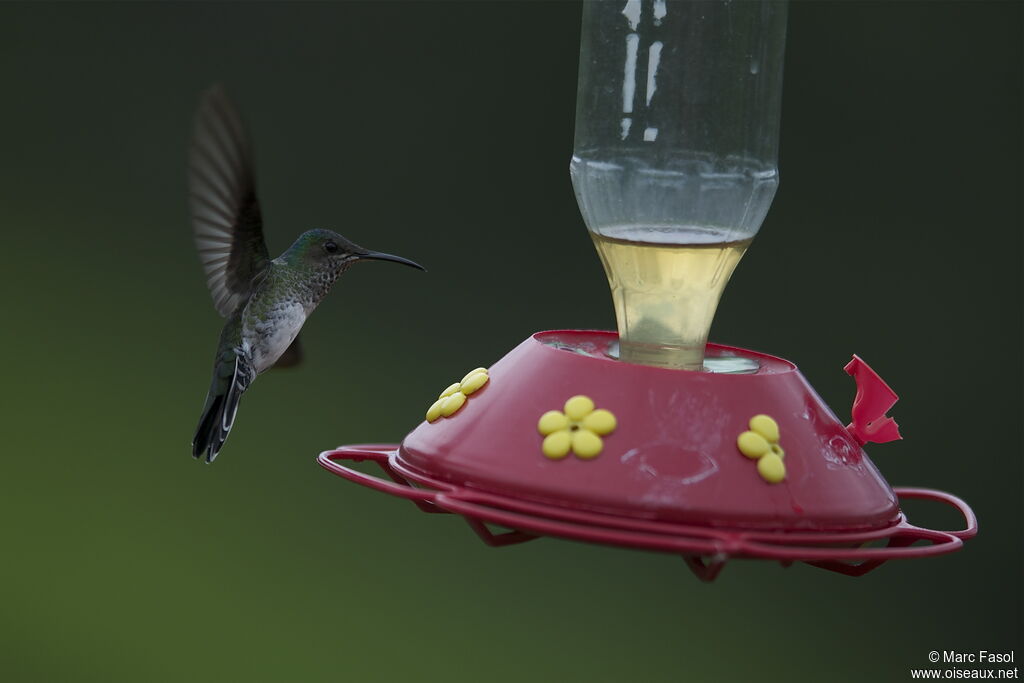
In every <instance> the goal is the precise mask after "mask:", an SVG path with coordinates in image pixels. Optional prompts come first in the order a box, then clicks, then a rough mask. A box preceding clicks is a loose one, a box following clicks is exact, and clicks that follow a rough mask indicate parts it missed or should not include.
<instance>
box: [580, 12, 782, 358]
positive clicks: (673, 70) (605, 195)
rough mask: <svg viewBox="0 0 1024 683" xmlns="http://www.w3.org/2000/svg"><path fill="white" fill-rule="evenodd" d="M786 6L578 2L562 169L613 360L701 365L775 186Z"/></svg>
mask: <svg viewBox="0 0 1024 683" xmlns="http://www.w3.org/2000/svg"><path fill="white" fill-rule="evenodd" d="M785 31H786V4H785V3H784V2H771V1H764V2H756V1H752V0H749V1H744V0H733V1H731V2H730V1H728V0H724V1H713V2H689V1H687V2H672V1H666V0H587V1H585V2H584V6H583V28H582V38H581V43H580V68H579V90H578V94H577V105H576V107H577V108H576V138H575V146H574V151H573V157H572V163H571V165H570V172H571V175H572V182H573V187H574V188H575V191H576V198H577V201H578V202H579V206H580V211H581V212H582V214H583V218H584V220H585V222H586V224H587V227H588V229H589V230H590V233H591V236H592V238H593V240H594V243H595V245H596V247H597V250H598V253H599V254H600V256H601V260H602V262H603V264H604V267H605V271H606V273H607V275H608V280H609V283H610V285H611V288H612V297H613V299H614V302H615V314H616V319H617V322H618V329H619V337H620V357H621V359H622V360H624V361H627V362H634V363H643V364H647V365H658V366H663V367H671V368H682V369H690V370H699V369H703V368H704V362H703V361H704V347H705V344H706V343H707V336H708V330H709V328H710V326H711V320H712V318H713V317H714V313H715V309H716V308H717V306H718V300H719V298H720V297H721V294H722V290H723V289H724V287H725V284H726V283H727V282H728V280H729V277H730V275H731V274H732V271H733V269H734V268H735V267H736V264H737V263H738V262H739V260H740V258H741V257H742V256H743V254H744V252H745V251H746V248H747V246H748V245H749V244H750V241H751V240H752V239H753V237H754V235H755V234H757V231H758V229H759V228H760V227H761V222H762V221H763V220H764V217H765V214H766V213H767V212H768V207H769V206H770V205H771V202H772V198H773V197H774V195H775V190H776V187H777V186H778V171H777V166H776V159H777V150H778V130H779V105H780V101H781V95H782V60H783V47H784V44H785Z"/></svg>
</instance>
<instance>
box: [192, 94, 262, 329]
mask: <svg viewBox="0 0 1024 683" xmlns="http://www.w3.org/2000/svg"><path fill="white" fill-rule="evenodd" d="M188 184H189V205H190V208H191V210H192V232H193V235H194V236H195V240H196V248H197V249H198V250H199V260H200V261H201V262H202V264H203V270H205V271H206V283H207V285H208V286H209V288H210V294H211V295H212V296H213V305H214V306H215V307H216V308H217V311H218V312H219V313H220V314H221V315H222V316H224V317H228V316H229V315H231V314H232V313H233V312H234V310H235V309H236V308H238V305H239V304H240V303H242V302H243V301H246V300H247V299H248V298H249V294H250V293H251V291H252V287H253V284H252V283H253V279H254V278H255V277H256V276H257V275H260V274H261V273H263V272H264V270H265V269H266V267H267V264H268V263H269V262H270V257H269V255H268V253H267V245H266V243H265V242H264V241H263V218H262V216H261V215H260V205H259V201H258V200H257V198H256V183H255V178H254V174H253V168H252V154H251V150H250V148H249V142H248V140H247V139H246V135H245V129H244V127H243V126H242V120H241V118H240V117H239V116H238V112H236V111H235V108H234V106H233V105H232V104H231V101H230V100H229V99H228V97H227V95H225V94H224V89H223V88H222V87H221V86H220V85H219V84H218V85H215V86H213V87H212V88H210V89H209V90H207V91H206V92H205V93H204V94H203V98H202V100H201V102H200V103H199V109H198V111H197V112H196V119H195V127H194V129H193V133H192V144H191V146H190V148H189V164H188Z"/></svg>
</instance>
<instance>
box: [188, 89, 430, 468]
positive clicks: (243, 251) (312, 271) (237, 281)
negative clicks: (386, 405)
mask: <svg viewBox="0 0 1024 683" xmlns="http://www.w3.org/2000/svg"><path fill="white" fill-rule="evenodd" d="M188 184H189V205H190V209H191V214H192V232H193V236H194V238H195V243H196V248H197V249H198V251H199V260H200V262H201V263H202V266H203V270H204V271H205V273H206V283H207V286H208V287H209V289H210V294H211V296H212V297H213V305H214V307H215V308H216V309H217V312H218V313H220V315H221V316H222V317H224V318H225V319H226V321H225V323H224V329H223V330H222V331H221V333H220V341H219V342H218V343H217V352H216V354H215V355H214V361H213V379H212V380H211V382H210V390H209V393H208V394H207V396H206V403H205V405H204V406H203V412H202V415H201V416H200V418H199V425H198V426H197V427H196V432H195V436H194V437H193V439H192V455H193V457H195V458H200V457H204V458H205V459H206V462H207V463H210V462H213V460H214V459H215V458H216V457H217V454H218V453H219V452H220V450H221V448H222V447H223V446H224V442H225V440H226V439H227V438H228V433H229V432H230V431H231V427H232V425H233V424H234V422H235V414H236V413H237V412H238V402H239V400H240V399H241V397H242V394H243V393H244V392H245V391H246V390H247V389H248V388H249V386H250V385H251V384H252V382H253V380H255V379H256V377H257V375H259V374H260V373H262V372H264V371H266V370H268V369H270V368H272V367H275V366H276V367H288V366H292V365H295V364H297V363H298V362H300V361H301V358H302V351H301V346H300V344H299V330H301V329H302V326H303V324H304V323H305V322H306V319H307V318H308V317H309V315H310V314H311V313H312V312H313V310H314V309H315V308H316V307H317V305H318V304H319V303H320V301H321V300H323V298H324V297H325V296H326V295H327V293H328V292H329V291H330V290H331V286H332V285H333V284H334V282H335V281H336V280H337V279H338V277H339V276H340V275H341V274H342V273H344V272H345V271H346V270H347V269H348V268H349V267H350V266H351V265H352V264H353V263H356V262H357V261H371V260H377V261H394V262H395V263H403V264H405V265H407V266H412V267H413V268H419V269H420V270H426V269H425V268H423V266H421V265H419V264H418V263H415V262H413V261H410V260H408V259H405V258H402V257H401V256H394V255H392V254H385V253H382V252H379V251H371V250H369V249H364V248H363V247H360V246H359V245H357V244H355V243H353V242H351V241H349V240H348V239H346V238H345V237H343V236H342V235H339V234H338V233H336V232H334V231H332V230H324V229H315V230H309V231H307V232H304V233H302V234H301V235H299V237H298V239H296V240H295V242H294V243H292V245H291V246H290V247H288V250H287V251H285V252H284V253H283V254H281V255H280V256H278V257H277V258H275V259H271V258H270V255H269V253H268V251H267V245H266V242H264V239H263V219H262V216H261V213H260V204H259V200H258V199H257V197H256V184H255V174H254V172H253V161H252V151H251V147H250V144H249V141H248V137H247V136H246V133H245V128H244V126H243V125H242V120H241V118H240V117H239V115H238V112H237V110H236V109H235V107H234V105H232V103H231V101H230V100H229V99H228V97H227V95H226V94H225V92H224V89H223V87H221V86H220V85H215V86H213V87H212V88H210V89H209V90H207V91H206V92H205V93H204V94H203V96H202V99H201V101H200V103H199V107H198V109H197V112H196V116H195V124H194V128H193V134H192V142H191V145H190V147H189V164H188Z"/></svg>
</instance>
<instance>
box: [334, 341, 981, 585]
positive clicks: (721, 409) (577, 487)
mask: <svg viewBox="0 0 1024 683" xmlns="http://www.w3.org/2000/svg"><path fill="white" fill-rule="evenodd" d="M615 340H616V336H615V335H614V333H609V332H579V331H559V332H544V333H539V334H536V335H534V336H533V337H531V338H530V339H527V340H526V341H525V342H523V343H522V344H521V345H520V346H519V347H517V348H516V349H514V350H513V351H511V352H510V353H509V354H507V355H506V356H505V357H504V358H502V359H501V360H500V361H499V362H497V363H495V364H494V365H493V366H492V367H491V368H490V369H489V375H490V381H488V382H487V384H486V385H484V387H483V388H481V389H479V390H478V391H476V392H474V393H472V394H471V395H470V397H469V399H468V400H467V401H466V402H465V405H464V406H463V407H461V408H460V409H459V410H458V411H457V412H455V413H454V414H452V415H451V416H450V417H447V418H441V419H438V420H436V421H435V422H431V423H428V422H423V423H421V424H420V425H419V426H418V427H417V428H416V429H415V430H413V431H412V432H411V433H410V434H409V435H408V436H407V437H406V439H405V440H404V441H403V443H402V445H401V446H400V447H399V446H394V445H386V446H385V445H379V446H378V445H362V446H347V447H342V448H339V449H337V450H334V451H327V452H325V453H322V454H321V455H320V457H319V463H320V465H321V466H323V467H324V468H325V469H328V470H330V471H331V472H333V473H334V474H337V475H339V476H341V477H344V478H345V479H348V480H350V481H354V482H356V483H359V484H362V485H364V486H368V487H370V488H373V489H376V490H379V491H382V492H385V493H389V494H392V495H395V496H399V497H401V498H407V499H410V500H412V501H413V502H415V503H416V505H417V506H419V507H420V508H421V509H422V510H424V511H426V512H450V513H456V514H460V515H462V516H463V517H464V518H465V519H466V520H467V522H468V523H469V524H470V526H471V527H472V528H473V530H474V531H475V532H476V533H477V534H478V535H479V536H480V537H481V538H482V539H483V540H484V542H485V543H487V544H488V545H493V546H497V545H508V544H512V543H520V542H523V541H527V540H531V539H533V538H536V537H538V536H556V537H561V538H568V539H574V540H580V541H588V542H593V543H603V544H610V545H618V546H626V547H633V548H643V549H648V550H657V551H662V552H671V553H677V554H680V555H682V556H683V557H684V559H686V562H687V564H688V565H689V566H690V568H691V569H692V570H693V571H694V572H695V573H696V574H697V575H698V576H699V577H700V578H701V579H703V580H706V581H710V580H712V579H714V577H715V576H716V575H717V574H718V572H719V571H720V570H721V568H722V566H723V565H724V563H725V562H726V561H727V560H728V559H730V558H733V557H746V558H761V559H771V560H778V561H780V562H782V563H783V564H789V563H792V562H794V561H801V562H806V563H808V564H811V565H814V566H817V567H821V568H823V569H829V570H832V571H837V572H841V573H844V574H848V575H851V576H859V575H861V574H864V573H866V572H868V571H870V570H871V569H874V568H875V567H877V566H879V565H880V564H882V563H883V562H885V561H886V560H888V559H892V558H900V557H924V556H929V555H939V554H943V553H949V552H953V551H955V550H957V549H959V548H960V547H961V546H962V545H963V541H964V540H965V539H967V538H970V537H972V536H974V535H975V534H976V533H977V522H976V520H975V518H974V514H973V512H972V511H971V509H970V508H969V507H968V506H967V504H966V503H964V502H963V501H962V500H960V499H959V498H956V497H955V496H952V495H949V494H946V493H942V492H939V491H930V490H926V489H916V488H900V489H895V490H894V489H892V488H890V487H889V485H888V484H887V483H886V482H885V480H884V479H883V478H882V476H881V475H880V474H879V472H878V470H877V469H875V467H874V465H873V464H872V463H871V461H870V460H869V459H868V457H867V455H866V454H865V453H864V451H863V450H862V449H861V448H860V446H861V444H862V443H863V441H864V440H865V438H864V435H868V438H870V435H871V434H876V435H877V434H881V433H886V434H889V435H890V436H889V437H888V438H894V437H895V436H898V432H896V426H895V423H892V422H891V420H889V419H888V418H885V419H883V417H884V410H886V409H887V408H888V407H889V406H891V404H892V402H893V401H894V400H895V394H891V392H889V390H888V387H885V385H884V383H882V382H881V380H879V379H878V378H877V376H876V375H874V373H873V372H871V370H870V368H868V367H867V366H866V365H863V364H862V363H859V361H858V363H859V364H858V365H856V371H857V372H858V375H859V376H858V377H857V379H858V388H859V389H864V388H865V387H866V386H868V385H869V384H871V385H872V387H873V390H865V391H863V392H860V391H859V392H858V405H859V406H860V408H859V410H860V412H862V413H864V414H865V415H867V413H868V412H872V411H871V410H869V409H868V408H867V406H868V404H870V403H872V402H874V403H877V404H878V405H880V406H882V408H881V410H882V413H881V414H877V415H874V414H873V413H872V415H867V417H866V418H864V419H863V420H861V421H858V420H857V419H855V424H854V425H851V426H850V427H849V428H846V427H844V426H843V425H842V424H841V423H840V422H839V420H838V419H837V418H836V417H835V415H834V414H833V413H832V412H831V411H830V410H829V409H828V407H827V406H825V405H824V403H822V401H821V399H820V398H819V397H818V396H817V394H816V393H815V392H814V391H813V390H812V389H811V387H810V385H809V384H808V383H807V382H806V380H805V379H804V378H803V376H802V375H800V373H799V372H798V371H797V369H796V367H795V366H794V365H793V364H791V363H789V362H788V361H785V360H782V359H780V358H775V357H773V356H768V355H765V354H759V353H755V352H752V351H747V350H744V349H736V348H731V347H723V346H717V345H713V344H710V345H709V347H708V348H709V355H719V356H738V357H741V358H747V359H751V360H753V361H756V365H757V367H758V369H757V371H756V372H752V373H749V374H735V375H729V374H713V373H706V372H689V371H682V370H665V369H659V368H651V367H646V366H638V365H632V364H628V363H621V362H619V361H615V360H612V359H610V358H607V357H602V355H601V353H600V350H601V349H606V348H607V347H608V345H609V344H611V343H613V342H614V341H615ZM581 348H583V349H589V350H590V351H592V353H586V354H583V353H579V352H578V350H579V349H581ZM569 349H576V350H577V352H574V351H573V350H569ZM594 351H596V352H594ZM851 365H854V364H851ZM851 374H853V373H851ZM864 377H870V379H867V380H865V379H864ZM862 382H864V384H862ZM879 386H880V387H882V388H884V391H879V390H878V389H877V387H879ZM577 394H585V395H587V396H589V397H590V398H592V399H593V401H594V402H595V403H596V404H597V407H598V408H602V409H607V410H610V411H611V412H612V413H613V414H614V415H615V416H616V419H617V425H616V426H615V429H614V431H613V432H612V433H609V434H607V435H606V436H604V439H603V448H602V450H601V452H600V454H599V455H597V457H587V458H583V457H576V456H575V455H574V454H572V453H570V454H569V455H568V457H565V458H562V459H558V460H552V459H549V458H547V457H545V456H544V455H543V453H542V451H541V441H542V437H541V436H540V435H539V434H538V432H537V428H538V427H537V422H538V418H539V417H540V416H541V415H542V414H544V413H545V412H547V411H548V410H551V409H558V408H560V407H561V406H562V405H563V403H564V402H565V401H566V399H568V398H569V397H570V396H573V395H577ZM862 394H863V395H862ZM879 397H880V398H879ZM865 411H867V412H865ZM874 412H877V411H874ZM854 413H855V418H856V415H857V413H858V409H855V410H854ZM757 414H768V415H770V416H771V417H773V418H774V420H775V421H776V422H777V423H778V427H779V431H780V432H781V437H780V438H779V440H778V443H779V444H780V445H781V446H782V447H783V449H784V451H785V453H784V463H785V478H784V480H783V481H781V482H778V483H774V484H773V483H768V482H767V481H765V480H764V479H763V478H762V477H761V476H760V475H759V474H758V470H757V467H756V464H755V462H754V461H753V460H751V459H750V458H748V457H746V456H744V455H743V454H741V453H740V452H739V450H737V446H736V438H737V436H738V435H739V434H740V433H742V432H743V431H745V430H746V429H748V422H749V421H750V418H751V417H752V416H753V415H757ZM879 440H881V439H880V438H879ZM342 460H350V461H363V460H372V461H374V462H376V463H377V464H378V465H379V466H380V467H381V468H382V469H383V471H384V473H385V474H386V475H387V476H388V479H389V480H390V481H389V480H384V479H381V478H378V477H375V476H372V475H369V474H365V473H363V472H360V471H358V470H355V469H352V468H350V467H348V466H346V465H344V464H342V463H341V462H340V461H342ZM899 498H903V499H911V498H918V499H927V500H934V501H939V502H944V503H946V504H948V505H951V506H953V507H954V508H956V509H957V510H958V511H959V512H960V513H961V515H962V516H963V518H964V520H965V528H964V529H962V530H960V531H935V530H929V529H923V528H921V527H917V526H914V525H912V524H910V523H909V522H908V521H907V519H906V517H905V516H904V514H903V513H902V512H901V511H900V509H899ZM489 524H493V525H498V526H501V527H505V528H506V529H509V530H510V531H506V532H504V533H494V532H492V531H491V529H490V528H489V527H488V526H487V525H489ZM917 541H923V542H924V543H925V545H917V546H914V545H912V544H914V543H915V542H917ZM883 544H884V545H883ZM869 545H870V546H872V547H866V546H869Z"/></svg>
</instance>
